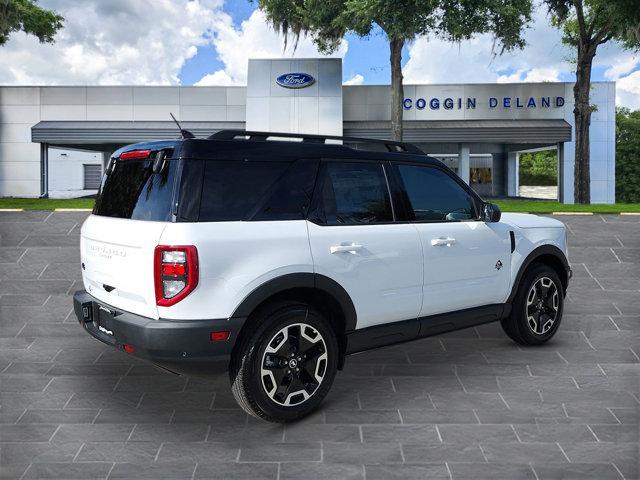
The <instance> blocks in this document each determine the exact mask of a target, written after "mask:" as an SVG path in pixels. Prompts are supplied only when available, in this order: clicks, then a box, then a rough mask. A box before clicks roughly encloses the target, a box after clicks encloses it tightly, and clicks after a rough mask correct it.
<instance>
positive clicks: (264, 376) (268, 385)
mask: <svg viewBox="0 0 640 480" xmlns="http://www.w3.org/2000/svg"><path fill="white" fill-rule="evenodd" d="M327 360H328V357H327V345H326V343H325V340H324V338H322V335H321V334H320V332H319V331H318V330H317V329H316V328H315V327H312V326H311V325H308V324H306V323H294V324H291V325H287V326H286V327H284V328H282V329H281V330H279V331H278V332H277V333H276V334H275V335H274V336H273V337H272V338H271V340H269V343H268V344H267V348H266V349H265V351H264V354H263V355H262V362H261V367H260V377H261V380H262V387H263V388H264V391H265V393H266V394H267V396H268V397H269V398H270V399H271V400H273V401H274V402H276V403H277V404H279V405H283V406H286V407H288V406H292V405H299V404H301V403H303V402H305V401H307V400H308V399H309V398H310V397H311V396H312V395H313V394H314V393H315V392H316V391H317V390H318V387H319V386H320V384H321V383H322V380H323V379H324V376H325V373H326V371H327Z"/></svg>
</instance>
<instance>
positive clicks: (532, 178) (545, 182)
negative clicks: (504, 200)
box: [519, 150, 558, 186]
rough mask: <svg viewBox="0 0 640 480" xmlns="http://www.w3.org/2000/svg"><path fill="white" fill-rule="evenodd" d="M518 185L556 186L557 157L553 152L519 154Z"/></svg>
mask: <svg viewBox="0 0 640 480" xmlns="http://www.w3.org/2000/svg"><path fill="white" fill-rule="evenodd" d="M519 173H520V185H537V186H551V185H553V186H555V185H558V157H557V152H556V151H555V150H543V151H541V152H525V153H521V154H520V168H519Z"/></svg>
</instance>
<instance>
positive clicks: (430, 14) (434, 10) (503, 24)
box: [258, 0, 531, 140]
mask: <svg viewBox="0 0 640 480" xmlns="http://www.w3.org/2000/svg"><path fill="white" fill-rule="evenodd" d="M258 2H259V5H260V8H261V9H262V10H263V11H264V12H265V13H266V15H267V18H268V19H269V21H270V22H271V23H272V24H273V25H274V27H276V28H277V29H278V30H280V31H281V32H282V33H283V34H284V35H285V46H286V41H287V40H286V39H287V35H289V34H292V35H293V36H294V37H295V42H296V43H297V41H298V39H299V38H300V35H302V34H309V35H310V36H311V38H312V39H313V40H314V42H315V43H316V45H317V46H318V47H319V49H320V51H322V52H325V53H329V52H332V51H334V50H335V49H336V48H337V46H338V45H339V43H340V41H341V39H342V38H343V37H344V36H345V34H347V33H348V32H352V33H355V34H356V35H359V36H368V35H370V34H371V33H372V32H373V31H374V28H375V26H376V25H377V26H378V27H380V29H382V31H383V32H384V34H385V35H386V37H387V39H388V41H389V51H390V56H389V60H390V63H391V88H392V107H391V130H392V134H393V138H394V139H395V140H402V112H403V106H402V102H403V100H404V89H403V86H402V78H403V77H402V68H401V63H402V48H403V47H404V46H405V45H406V44H407V43H408V42H411V41H412V40H414V39H415V38H416V37H417V36H422V35H426V36H429V35H431V36H434V37H439V38H443V39H445V40H447V41H452V42H460V41H462V40H466V39H469V38H471V37H472V36H474V35H475V34H479V33H488V32H490V33H492V34H493V35H494V52H496V53H502V52H504V51H505V50H511V49H513V48H522V47H523V46H524V40H523V39H522V36H521V33H522V30H523V28H524V26H525V25H526V24H527V23H528V22H529V21H530V20H531V0H258ZM434 68H436V67H434Z"/></svg>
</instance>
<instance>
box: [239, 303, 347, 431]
mask: <svg viewBox="0 0 640 480" xmlns="http://www.w3.org/2000/svg"><path fill="white" fill-rule="evenodd" d="M252 324H253V325H254V328H253V330H252V331H251V332H248V334H247V337H246V338H245V341H244V342H243V343H242V345H241V346H240V348H239V350H238V351H237V352H236V354H235V358H234V362H233V366H232V369H231V382H232V391H233V394H234V396H235V398H236V401H237V402H238V404H239V405H240V406H241V407H242V408H243V409H244V410H245V411H246V412H247V413H249V414H250V415H253V416H255V417H258V418H262V419H264V420H268V421H272V422H290V421H294V420H297V419H299V418H302V417H303V416H305V415H307V414H309V413H310V412H311V411H313V410H314V409H316V408H317V407H318V405H319V404H320V402H322V400H323V399H324V397H325V396H326V394H327V393H328V391H329V389H330V388H331V384H332V383H333V379H334V377H335V374H336V371H337V366H338V354H339V349H338V341H337V339H336V335H335V332H334V331H333V329H332V327H331V325H330V324H329V322H328V321H327V320H326V319H325V318H324V317H323V316H322V315H321V314H320V313H319V312H318V311H316V310H315V309H313V308H312V307H310V306H308V305H305V304H299V303H285V304H276V305H273V306H271V307H269V308H267V309H265V310H263V311H262V312H260V313H258V314H257V315H256V317H255V318H253V319H252Z"/></svg>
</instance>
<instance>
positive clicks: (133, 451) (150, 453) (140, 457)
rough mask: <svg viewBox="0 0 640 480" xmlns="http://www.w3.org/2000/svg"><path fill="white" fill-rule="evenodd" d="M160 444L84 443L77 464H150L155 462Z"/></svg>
mask: <svg viewBox="0 0 640 480" xmlns="http://www.w3.org/2000/svg"><path fill="white" fill-rule="evenodd" d="M160 445H161V443H160V442H129V443H126V442H109V441H98V442H85V443H83V444H82V448H81V449H80V452H79V453H78V455H77V457H76V458H75V460H76V461H77V462H118V463H145V462H146V463H150V462H153V461H155V459H156V455H157V454H158V451H159V450H160Z"/></svg>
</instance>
